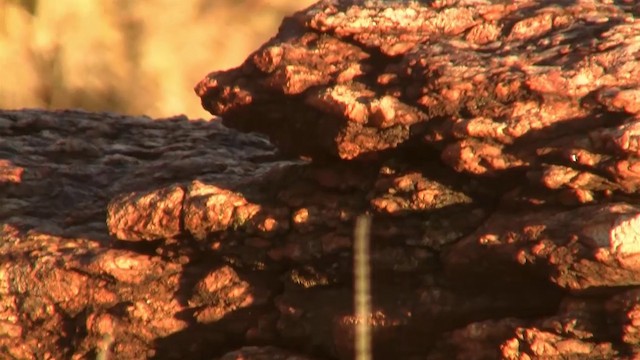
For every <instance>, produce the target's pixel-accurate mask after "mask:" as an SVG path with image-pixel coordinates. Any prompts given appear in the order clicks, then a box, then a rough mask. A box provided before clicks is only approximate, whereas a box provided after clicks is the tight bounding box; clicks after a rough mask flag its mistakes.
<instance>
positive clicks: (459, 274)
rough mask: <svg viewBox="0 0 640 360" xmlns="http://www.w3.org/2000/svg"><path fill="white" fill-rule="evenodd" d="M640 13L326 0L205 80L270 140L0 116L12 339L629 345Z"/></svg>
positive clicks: (429, 346) (210, 102) (304, 350)
mask: <svg viewBox="0 0 640 360" xmlns="http://www.w3.org/2000/svg"><path fill="white" fill-rule="evenodd" d="M638 14H640V12H639V9H638V7H637V6H636V5H635V4H633V3H626V2H618V3H616V4H608V3H606V4H605V3H601V2H596V1H582V2H580V3H576V4H573V3H572V4H567V6H563V7H558V6H557V5H556V4H555V3H552V2H542V3H540V4H537V5H536V6H535V7H532V6H530V4H528V3H514V4H497V3H485V2H481V3H479V2H475V1H473V2H471V1H458V2H455V3H451V2H441V1H440V2H432V3H429V4H427V3H425V2H400V1H384V2H383V1H369V2H365V3H362V2H355V1H353V2H351V1H336V2H321V3H318V4H316V5H314V6H312V7H310V8H308V9H306V10H303V11H301V12H299V13H297V14H295V15H293V16H292V17H290V18H288V19H286V20H285V21H284V23H283V25H282V27H281V29H280V32H279V33H278V35H277V36H275V37H274V38H273V39H272V40H270V41H269V42H268V43H267V44H265V45H264V46H263V47H262V48H260V49H258V50H257V51H256V53H254V54H253V55H252V56H250V57H249V58H248V59H247V60H246V61H245V63H244V64H242V65H241V66H240V67H239V68H237V69H232V70H229V71H225V72H216V73H212V74H210V75H209V76H207V77H206V78H205V79H204V80H203V81H202V82H201V83H200V84H199V85H198V86H197V91H198V92H199V95H201V97H202V101H203V105H204V106H205V107H206V108H207V109H209V110H210V111H213V112H214V113H216V114H221V115H223V116H224V118H223V120H222V121H223V122H224V124H226V125H228V126H230V127H233V128H236V129H239V130H242V131H246V132H259V133H262V134H265V135H268V136H269V137H270V138H271V139H272V140H273V142H274V145H275V146H277V147H278V149H279V150H276V148H274V147H272V146H271V145H270V144H269V143H268V142H266V141H265V139H264V138H262V137H260V136H259V135H257V134H255V133H250V134H243V133H240V132H237V131H235V130H231V129H228V128H226V127H224V126H223V124H221V122H220V121H218V120H213V121H210V122H205V121H196V120H189V119H187V118H184V117H175V118H172V119H157V120H152V119H149V118H144V117H137V118H134V117H125V116H118V115H115V114H94V113H85V112H75V111H62V112H42V111H32V110H24V111H0V119H5V120H7V121H5V122H3V123H2V127H0V131H1V132H2V134H3V139H2V141H3V142H2V143H0V153H1V154H2V157H3V160H2V161H0V179H2V180H1V182H0V194H2V201H0V204H1V205H0V217H1V218H2V227H1V228H0V239H2V241H1V242H0V256H2V258H3V259H5V260H6V261H3V262H2V265H0V279H3V281H1V282H0V284H4V285H0V294H1V295H2V296H0V299H1V300H0V303H1V304H2V306H0V324H2V326H1V327H0V328H1V330H2V336H0V346H1V347H0V349H2V351H3V352H4V353H3V355H4V354H7V356H12V357H15V358H44V357H47V356H49V357H55V358H67V357H70V358H85V357H96V356H98V355H99V356H112V357H114V358H119V359H138V358H158V359H164V358H167V359H170V358H219V357H222V358H224V359H227V358H278V357H283V358H284V357H286V358H302V359H305V358H314V359H350V358H353V356H354V351H355V350H354V337H355V330H354V328H355V324H357V323H362V322H365V323H367V324H369V325H370V327H371V332H372V336H373V349H372V350H373V354H374V356H375V357H376V358H401V359H424V358H426V359H451V358H465V359H495V358H503V359H548V358H599V359H600V358H633V357H634V356H637V354H638V353H640V351H639V349H640V347H639V346H638V336H637V335H636V334H637V332H638V331H637V326H636V323H637V320H636V318H637V317H638V316H637V314H636V313H637V311H636V308H638V304H639V302H640V296H638V285H639V284H638V280H637V279H640V274H639V271H640V267H639V266H638V260H637V259H638V258H639V257H638V251H639V250H638V249H640V248H639V247H638V245H637V243H638V220H637V219H638V217H639V214H640V208H638V206H637V200H638V195H637V187H638V185H637V184H638V181H637V179H636V177H637V176H636V172H637V171H636V169H635V168H636V165H635V163H636V157H637V156H636V155H637V154H636V153H637V148H638V146H637V141H636V133H637V129H636V128H637V126H638V112H637V104H636V102H637V89H638V77H637V76H635V75H637V74H636V73H637V72H638V68H639V66H638V60H637V56H636V55H635V54H636V53H637V51H636V50H637V49H636V47H637V42H636V41H634V40H633V39H635V38H637V37H638V35H639V34H640V33H638V29H639V27H638V22H637V21H636V20H635V18H634V16H637V15H638ZM627 74H628V75H627ZM87 134H91V135H89V137H88V135H87ZM290 155H296V156H303V159H302V160H294V159H292V158H291V156H290ZM363 213H368V214H370V215H371V216H372V219H373V221H372V227H371V229H370V234H371V243H370V251H369V253H368V254H367V255H368V259H369V261H370V265H371V282H372V291H371V294H370V295H371V299H372V312H371V314H370V315H369V316H365V317H361V316H356V315H355V314H354V308H353V303H354V299H353V297H354V291H353V288H354V286H353V279H354V276H353V275H354V274H353V265H352V258H353V254H352V251H351V248H352V245H353V240H352V238H353V230H354V229H353V227H354V220H355V219H356V218H357V216H359V215H360V214H363ZM105 219H106V224H105ZM61 329H62V330H61ZM16 344H18V345H16ZM285 349H286V350H285Z"/></svg>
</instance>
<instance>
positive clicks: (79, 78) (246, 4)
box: [0, 0, 315, 118]
mask: <svg viewBox="0 0 640 360" xmlns="http://www.w3.org/2000/svg"><path fill="white" fill-rule="evenodd" d="M313 2H315V0H0V108H4V109H16V108H23V107H37V108H48V109H60V108H82V109H85V110H92V111H112V112H120V113H124V114H131V115H142V114H145V115H149V116H152V117H167V116H172V115H177V114H186V115H187V116H189V117H191V118H209V117H211V115H210V114H208V113H207V112H205V111H204V110H203V109H202V107H201V106H200V99H199V98H198V97H197V96H196V95H195V93H194V92H193V87H194V85H195V84H196V83H197V82H198V81H199V80H200V79H202V78H203V77H204V76H205V75H206V74H207V73H209V72H211V71H214V70H223V69H228V68H231V67H235V66H237V65H239V64H240V63H241V62H242V61H243V60H244V59H245V58H246V57H247V56H248V55H249V54H250V53H251V52H252V51H253V50H255V49H256V48H257V47H258V46H260V45H261V44H263V43H264V42H265V41H267V40H268V39H269V38H270V37H271V36H273V35H275V34H276V31H277V29H278V26H279V25H280V22H281V20H282V18H283V17H284V16H286V15H289V14H291V13H293V12H295V11H297V10H301V9H303V8H305V7H307V6H309V5H311V4H312V3H313Z"/></svg>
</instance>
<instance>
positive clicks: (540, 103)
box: [196, 1, 640, 201]
mask: <svg viewBox="0 0 640 360" xmlns="http://www.w3.org/2000/svg"><path fill="white" fill-rule="evenodd" d="M639 13H640V10H639V8H638V6H637V4H635V2H632V1H628V2H625V1H620V2H616V3H610V2H604V1H603V2H601V1H578V2H573V1H567V2H563V3H562V4H559V3H557V2H556V1H539V2H517V3H513V4H511V3H496V2H491V1H451V2H445V1H433V2H431V1H430V2H417V1H412V2H405V1H368V2H359V1H332V2H320V3H318V4H316V5H315V6H312V7H311V8H309V9H307V10H305V11H302V12H299V13H297V14H295V15H293V16H292V17H290V18H288V19H287V20H286V21H285V22H284V23H283V25H282V27H281V29H280V32H279V34H278V35H277V36H276V37H274V38H273V39H272V40H271V41H269V42H268V43H266V44H265V45H264V46H263V47H262V48H260V49H259V50H258V51H256V52H255V53H254V54H253V55H252V56H251V57H249V58H248V59H247V60H246V61H245V63H244V64H242V65H241V66H240V67H239V68H237V69H234V70H231V71H224V72H214V73H211V74H210V75H208V76H207V77H206V78H205V79H203V80H202V81H201V82H200V83H199V84H198V85H197V86H196V92H197V93H198V95H199V96H200V97H201V98H202V103H203V106H204V107H205V108H206V109H207V110H209V111H210V112H212V113H214V114H216V115H220V116H223V117H224V121H225V124H227V125H229V126H231V127H234V128H238V129H241V130H247V131H258V132H262V133H265V134H268V135H269V136H270V137H271V139H272V140H273V141H274V143H275V144H276V145H278V146H279V147H280V148H281V149H283V150H284V151H287V152H290V153H294V154H302V155H308V156H312V157H315V158H322V157H327V156H328V157H340V158H344V159H352V158H355V157H358V156H362V155H364V154H368V153H371V152H376V151H380V150H383V149H392V148H396V147H398V146H402V145H403V144H405V143H414V142H418V143H420V144H421V147H422V148H423V149H424V151H425V152H426V151H433V149H436V151H437V152H438V153H439V156H440V157H441V158H442V160H443V161H444V162H445V163H447V164H448V165H449V166H451V167H453V168H454V169H456V170H457V171H460V172H467V173H472V174H482V175H497V174H500V173H502V172H504V171H505V170H509V169H521V168H528V169H536V170H538V171H540V172H543V173H544V172H547V171H549V166H550V165H552V164H555V165H558V166H561V167H564V168H555V170H556V172H558V170H560V172H561V173H562V174H563V175H564V176H565V177H567V178H575V177H578V176H579V177H581V178H582V181H590V182H592V183H594V184H593V187H589V186H587V187H586V189H584V192H586V194H580V196H579V197H580V199H579V200H578V201H586V200H589V198H590V197H593V196H597V195H594V194H591V193H592V192H600V191H601V190H602V189H601V187H602V186H598V185H599V184H601V183H602V182H603V181H604V180H611V182H612V183H611V184H608V186H607V188H609V189H614V188H616V189H617V188H621V189H622V190H624V191H628V192H633V191H635V186H636V183H637V175H636V171H635V170H634V169H635V164H636V160H635V159H634V157H635V156H636V155H637V151H636V150H634V145H633V144H634V143H635V142H636V141H635V140H634V139H635V137H636V135H635V133H634V131H633V130H632V128H634V127H635V125H634V124H636V122H637V121H638V119H639V118H638V116H639V114H640V108H639V107H638V105H637V103H638V96H639V94H640V92H639V91H640V90H638V88H639V84H640V80H639V79H640V59H639V58H638V54H639V53H640V45H639V44H640V28H639V27H638V22H637V20H636V19H635V17H634V16H637V15H638V14H639ZM255 114H266V115H263V116H259V117H257V116H255ZM575 133H580V134H581V135H580V137H579V138H578V139H576V137H575V136H574V134H575ZM553 145H556V146H557V147H561V148H562V150H563V152H561V153H558V152H557V151H554V150H557V149H554V147H553ZM549 147H551V148H549ZM543 153H544V155H545V156H541V155H543ZM550 157H553V158H552V159H550ZM549 163H551V164H549ZM585 172H589V173H594V175H588V174H585ZM596 175H597V176H596ZM602 176H604V177H605V179H601V177H602ZM611 178H612V179H611ZM542 180H543V181H544V180H545V179H542ZM567 187H569V188H571V185H570V184H568V185H567Z"/></svg>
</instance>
